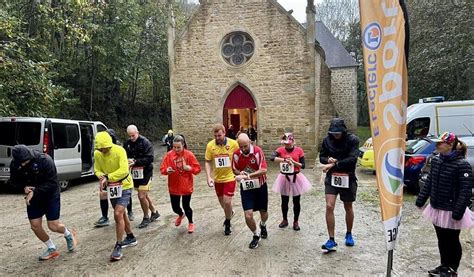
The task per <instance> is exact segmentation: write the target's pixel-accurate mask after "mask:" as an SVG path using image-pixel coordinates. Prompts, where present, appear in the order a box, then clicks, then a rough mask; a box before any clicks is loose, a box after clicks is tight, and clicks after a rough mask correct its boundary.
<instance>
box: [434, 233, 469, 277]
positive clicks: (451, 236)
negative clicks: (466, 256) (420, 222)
mask: <svg viewBox="0 0 474 277" xmlns="http://www.w3.org/2000/svg"><path fill="white" fill-rule="evenodd" d="M434 228H435V230H436V236H437V237H438V248H439V254H440V256H441V264H442V265H445V266H448V267H450V268H452V269H454V271H457V270H458V267H459V262H460V261H461V256H462V247H461V243H460V242H459V234H460V233H461V230H453V229H445V228H441V227H438V226H434Z"/></svg>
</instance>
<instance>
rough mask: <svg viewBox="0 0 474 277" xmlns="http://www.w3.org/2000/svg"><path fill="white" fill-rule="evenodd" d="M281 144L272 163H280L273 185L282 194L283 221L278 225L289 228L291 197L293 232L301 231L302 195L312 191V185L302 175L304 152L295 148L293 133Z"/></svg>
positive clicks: (286, 134) (283, 138) (285, 135)
mask: <svg viewBox="0 0 474 277" xmlns="http://www.w3.org/2000/svg"><path fill="white" fill-rule="evenodd" d="M281 144H283V145H284V146H281V147H279V148H278V149H277V150H275V152H273V155H272V158H271V160H272V161H275V162H278V163H280V174H278V177H277V178H276V180H275V183H274V184H273V191H275V192H278V193H280V194H281V211H282V214H283V220H282V222H281V223H280V225H278V227H280V228H285V227H287V226H288V203H289V202H290V196H292V197H293V214H294V217H293V218H294V220H293V230H295V231H299V230H300V226H299V224H298V218H299V215H300V211H301V205H300V199H301V194H303V193H305V192H307V191H309V190H310V189H311V183H310V182H309V180H308V179H307V178H306V177H305V176H304V175H303V173H301V169H304V168H305V161H304V151H303V149H302V148H301V147H298V146H295V137H294V136H293V134H292V133H285V134H284V135H283V136H282V138H281Z"/></svg>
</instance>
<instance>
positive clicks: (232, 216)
mask: <svg viewBox="0 0 474 277" xmlns="http://www.w3.org/2000/svg"><path fill="white" fill-rule="evenodd" d="M234 215H235V211H234V210H232V214H231V215H230V219H232V218H234ZM223 224H224V225H225V220H224V223H223Z"/></svg>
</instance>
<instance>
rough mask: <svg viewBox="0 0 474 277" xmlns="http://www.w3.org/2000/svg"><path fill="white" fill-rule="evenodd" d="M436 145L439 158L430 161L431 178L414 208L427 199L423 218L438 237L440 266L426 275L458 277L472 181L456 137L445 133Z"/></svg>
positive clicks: (470, 220)
mask: <svg viewBox="0 0 474 277" xmlns="http://www.w3.org/2000/svg"><path fill="white" fill-rule="evenodd" d="M436 141H437V145H436V149H437V151H438V153H439V155H437V156H435V157H434V158H433V159H432V160H431V170H430V174H429V175H428V179H427V181H426V184H425V186H424V187H423V189H422V190H421V191H420V193H419V194H418V198H417V199H416V206H418V207H420V208H421V207H423V206H424V205H425V203H426V201H427V200H428V198H429V199H430V204H428V206H427V207H426V208H425V209H424V210H423V216H424V217H426V218H427V219H428V220H430V221H431V222H432V223H433V225H434V228H435V230H436V236H437V237H438V248H439V254H440V256H441V265H440V266H438V267H437V268H435V269H432V270H430V271H428V273H429V274H430V276H440V275H441V276H457V270H458V267H459V262H460V261H461V256H462V247H461V243H460V242H459V234H460V232H461V229H467V228H471V227H473V226H474V213H473V212H472V211H471V210H469V208H468V204H469V201H470V198H471V193H472V191H471V189H472V184H473V183H474V179H473V177H472V168H471V166H470V165H469V163H468V162H467V161H466V159H465V153H466V148H465V145H464V144H463V143H462V142H460V141H459V139H458V138H457V137H456V135H455V134H453V133H451V132H445V133H443V134H441V136H440V137H439V138H438V139H437V140H436ZM458 146H460V147H458Z"/></svg>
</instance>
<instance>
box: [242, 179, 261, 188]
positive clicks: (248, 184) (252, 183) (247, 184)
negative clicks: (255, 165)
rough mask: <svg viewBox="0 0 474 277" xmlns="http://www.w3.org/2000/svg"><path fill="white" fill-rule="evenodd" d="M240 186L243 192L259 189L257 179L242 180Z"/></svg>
mask: <svg viewBox="0 0 474 277" xmlns="http://www.w3.org/2000/svg"><path fill="white" fill-rule="evenodd" d="M240 184H241V185H242V189H243V190H249V189H258V188H259V187H260V183H259V182H258V179H252V180H242V181H240Z"/></svg>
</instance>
